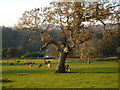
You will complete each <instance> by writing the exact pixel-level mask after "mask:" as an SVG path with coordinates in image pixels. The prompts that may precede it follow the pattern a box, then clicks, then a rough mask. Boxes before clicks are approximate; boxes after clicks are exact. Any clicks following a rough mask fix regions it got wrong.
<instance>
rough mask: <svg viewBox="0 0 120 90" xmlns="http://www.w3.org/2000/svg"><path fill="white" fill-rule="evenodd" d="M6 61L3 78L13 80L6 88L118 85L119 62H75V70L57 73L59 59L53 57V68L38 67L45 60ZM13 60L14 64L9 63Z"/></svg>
mask: <svg viewBox="0 0 120 90" xmlns="http://www.w3.org/2000/svg"><path fill="white" fill-rule="evenodd" d="M20 61H21V62H19V63H16V62H15V61H14V60H8V62H7V60H2V61H1V64H0V65H2V78H6V79H8V80H10V81H12V82H3V83H2V87H3V88H118V62H116V61H92V62H91V64H88V63H87V61H85V60H84V61H82V60H81V61H78V60H76V61H71V60H67V62H66V63H67V64H69V65H70V67H71V69H72V71H71V73H61V74H57V73H54V72H55V70H56V67H57V64H58V62H57V60H52V63H51V65H52V69H51V70H47V66H46V65H45V64H43V67H41V68H38V67H37V63H43V60H40V59H38V60H37V61H36V60H29V61H28V60H20ZM30 61H31V62H35V64H34V65H33V67H30V66H29V65H24V64H23V63H25V62H30ZM9 62H13V63H14V65H13V66H12V65H8V63H9Z"/></svg>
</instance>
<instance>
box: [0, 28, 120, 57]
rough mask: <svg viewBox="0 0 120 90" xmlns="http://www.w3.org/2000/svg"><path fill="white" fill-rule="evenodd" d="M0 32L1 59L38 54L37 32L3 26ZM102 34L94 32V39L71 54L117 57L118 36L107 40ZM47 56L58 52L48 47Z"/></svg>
mask: <svg viewBox="0 0 120 90" xmlns="http://www.w3.org/2000/svg"><path fill="white" fill-rule="evenodd" d="M90 29H93V28H90ZM116 29H117V28H116ZM0 30H2V57H21V56H23V55H25V53H28V52H39V51H40V47H41V46H42V45H43V43H42V42H41V40H40V38H39V37H40V34H39V33H38V32H30V31H18V30H15V29H12V28H9V27H5V26H2V27H0ZM56 32H57V31H51V35H56V37H57V33H56ZM58 32H59V31H58ZM103 32H104V31H102V32H98V31H96V36H95V38H94V39H92V40H90V41H87V42H85V43H83V44H82V45H80V46H79V47H78V48H77V49H76V50H75V52H73V53H72V54H75V55H80V57H81V58H85V57H101V56H115V55H116V56H117V55H119V52H120V50H119V49H120V39H119V38H120V35H119V34H116V35H115V36H114V37H109V38H108V37H107V33H103ZM103 34H104V35H103ZM47 54H48V55H58V52H57V50H55V48H54V47H53V46H49V47H48V48H47Z"/></svg>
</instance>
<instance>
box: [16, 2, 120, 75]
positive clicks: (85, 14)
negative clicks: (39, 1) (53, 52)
mask: <svg viewBox="0 0 120 90" xmlns="http://www.w3.org/2000/svg"><path fill="white" fill-rule="evenodd" d="M117 6H118V5H117V3H116V2H108V1H102V0H101V1H99V2H73V1H71V2H51V3H50V7H45V8H35V9H32V10H30V11H25V12H24V13H23V15H22V18H20V19H19V21H18V23H17V24H16V27H17V29H19V30H26V29H27V30H31V31H37V32H39V33H40V38H41V40H42V42H44V45H43V46H42V47H41V50H42V49H44V48H46V47H47V46H48V45H50V44H54V45H55V46H56V48H57V50H58V51H59V53H60V59H59V65H58V69H57V70H56V72H60V73H61V72H66V71H65V66H64V64H65V60H66V56H67V54H68V53H69V52H71V51H73V50H74V49H75V48H76V47H77V46H79V45H80V44H82V43H84V42H85V41H88V40H90V39H92V38H93V37H95V34H94V31H92V30H87V27H90V26H91V25H92V26H93V25H97V24H99V23H102V24H103V25H104V29H105V30H106V31H107V29H106V23H112V24H114V23H117V21H118V20H117V19H118V16H119V15H118V9H117ZM56 26H58V27H59V31H58V33H57V35H58V37H54V36H52V35H50V31H51V30H56Z"/></svg>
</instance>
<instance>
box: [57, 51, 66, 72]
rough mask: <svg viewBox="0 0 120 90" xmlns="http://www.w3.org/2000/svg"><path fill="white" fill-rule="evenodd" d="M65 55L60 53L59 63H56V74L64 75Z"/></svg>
mask: <svg viewBox="0 0 120 90" xmlns="http://www.w3.org/2000/svg"><path fill="white" fill-rule="evenodd" d="M66 57H67V53H65V52H64V51H63V52H60V57H59V63H58V68H57V70H56V73H66V71H65V61H66Z"/></svg>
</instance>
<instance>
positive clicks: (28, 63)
mask: <svg viewBox="0 0 120 90" xmlns="http://www.w3.org/2000/svg"><path fill="white" fill-rule="evenodd" d="M30 64H33V63H32V62H27V63H24V65H30Z"/></svg>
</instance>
